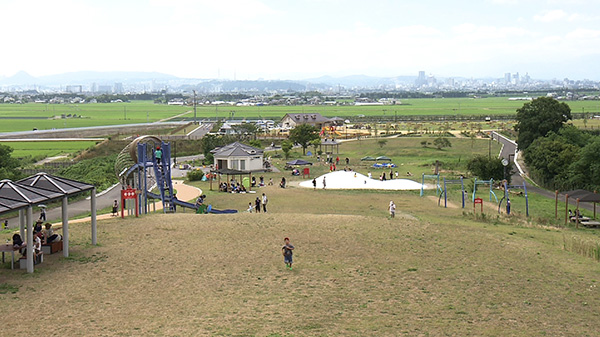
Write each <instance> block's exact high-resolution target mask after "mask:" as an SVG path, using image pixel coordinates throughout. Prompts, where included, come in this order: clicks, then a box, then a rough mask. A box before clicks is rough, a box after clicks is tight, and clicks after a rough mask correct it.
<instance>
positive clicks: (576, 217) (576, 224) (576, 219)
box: [575, 198, 581, 229]
mask: <svg viewBox="0 0 600 337" xmlns="http://www.w3.org/2000/svg"><path fill="white" fill-rule="evenodd" d="M579 215H581V213H580V212H579V198H577V208H576V211H575V228H577V229H579Z"/></svg>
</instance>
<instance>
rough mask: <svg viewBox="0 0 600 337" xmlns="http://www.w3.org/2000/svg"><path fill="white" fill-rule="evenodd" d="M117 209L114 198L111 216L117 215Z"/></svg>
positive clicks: (117, 204)
mask: <svg viewBox="0 0 600 337" xmlns="http://www.w3.org/2000/svg"><path fill="white" fill-rule="evenodd" d="M118 210H119V203H118V202H117V200H115V202H114V203H113V206H112V214H111V215H112V216H117V211H118Z"/></svg>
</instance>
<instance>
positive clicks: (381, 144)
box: [377, 139, 388, 148]
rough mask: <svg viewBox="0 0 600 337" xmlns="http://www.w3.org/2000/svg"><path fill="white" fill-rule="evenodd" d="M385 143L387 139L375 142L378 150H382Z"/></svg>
mask: <svg viewBox="0 0 600 337" xmlns="http://www.w3.org/2000/svg"><path fill="white" fill-rule="evenodd" d="M387 142H388V141H387V139H380V140H378V141H377V144H378V145H379V148H383V147H384V146H385V144H387Z"/></svg>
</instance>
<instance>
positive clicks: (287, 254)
mask: <svg viewBox="0 0 600 337" xmlns="http://www.w3.org/2000/svg"><path fill="white" fill-rule="evenodd" d="M283 241H284V242H285V245H283V247H281V252H282V253H283V262H285V266H286V267H288V268H290V270H292V263H293V261H292V254H293V252H292V251H293V250H294V246H293V245H292V244H291V243H290V238H285V239H283Z"/></svg>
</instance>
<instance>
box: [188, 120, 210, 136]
mask: <svg viewBox="0 0 600 337" xmlns="http://www.w3.org/2000/svg"><path fill="white" fill-rule="evenodd" d="M212 128H213V123H200V125H198V127H197V128H195V129H194V130H192V131H190V132H189V133H188V134H187V135H186V136H188V137H198V138H202V137H204V136H205V135H206V134H207V133H209V132H210V130H212Z"/></svg>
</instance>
